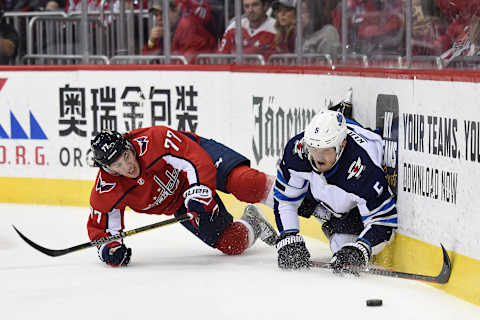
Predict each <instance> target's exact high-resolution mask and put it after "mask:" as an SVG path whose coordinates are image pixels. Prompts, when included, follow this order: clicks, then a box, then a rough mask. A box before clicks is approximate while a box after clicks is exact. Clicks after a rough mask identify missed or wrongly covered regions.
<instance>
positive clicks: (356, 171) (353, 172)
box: [347, 157, 365, 180]
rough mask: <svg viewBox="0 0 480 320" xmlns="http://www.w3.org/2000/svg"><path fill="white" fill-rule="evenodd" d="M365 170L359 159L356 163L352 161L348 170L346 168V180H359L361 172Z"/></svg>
mask: <svg viewBox="0 0 480 320" xmlns="http://www.w3.org/2000/svg"><path fill="white" fill-rule="evenodd" d="M364 169H365V166H364V165H362V160H361V159H360V157H358V159H357V160H356V161H353V162H352V164H351V165H350V168H348V177H347V180H350V179H351V178H356V179H358V178H360V175H361V174H362V171H363V170H364Z"/></svg>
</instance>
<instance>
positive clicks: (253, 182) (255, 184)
mask: <svg viewBox="0 0 480 320" xmlns="http://www.w3.org/2000/svg"><path fill="white" fill-rule="evenodd" d="M226 188H227V191H228V192H230V193H231V194H233V195H234V196H235V197H236V198H237V199H238V200H240V201H244V202H248V203H258V202H260V201H261V200H262V199H263V198H264V194H265V192H266V191H269V190H267V189H269V188H268V187H267V176H266V174H265V173H263V172H261V171H258V170H256V169H253V168H250V167H249V166H246V165H241V166H238V167H236V168H234V169H233V170H232V172H231V173H230V174H229V176H228V179H227V185H226Z"/></svg>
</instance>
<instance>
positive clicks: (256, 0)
mask: <svg viewBox="0 0 480 320" xmlns="http://www.w3.org/2000/svg"><path fill="white" fill-rule="evenodd" d="M243 10H244V11H245V16H246V17H247V19H248V21H250V23H254V24H255V23H257V22H260V21H262V19H263V18H264V17H265V8H264V6H263V3H262V1H261V0H243Z"/></svg>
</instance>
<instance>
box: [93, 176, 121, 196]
mask: <svg viewBox="0 0 480 320" xmlns="http://www.w3.org/2000/svg"><path fill="white" fill-rule="evenodd" d="M116 185H117V184H116V183H110V182H106V181H103V180H102V175H101V174H99V175H98V180H97V185H96V186H95V190H96V191H98V192H100V193H104V192H110V191H112V190H113V188H115V186H116Z"/></svg>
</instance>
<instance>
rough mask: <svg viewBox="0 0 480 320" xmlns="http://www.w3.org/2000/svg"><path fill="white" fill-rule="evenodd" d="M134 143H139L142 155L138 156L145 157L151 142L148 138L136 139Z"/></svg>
mask: <svg viewBox="0 0 480 320" xmlns="http://www.w3.org/2000/svg"><path fill="white" fill-rule="evenodd" d="M133 141H135V142H136V143H138V148H139V149H140V153H139V154H138V156H139V157H141V156H143V155H144V154H145V152H147V148H148V142H149V141H148V139H147V136H143V137H138V138H135V139H133Z"/></svg>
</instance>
